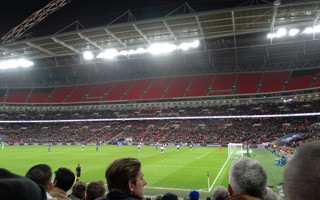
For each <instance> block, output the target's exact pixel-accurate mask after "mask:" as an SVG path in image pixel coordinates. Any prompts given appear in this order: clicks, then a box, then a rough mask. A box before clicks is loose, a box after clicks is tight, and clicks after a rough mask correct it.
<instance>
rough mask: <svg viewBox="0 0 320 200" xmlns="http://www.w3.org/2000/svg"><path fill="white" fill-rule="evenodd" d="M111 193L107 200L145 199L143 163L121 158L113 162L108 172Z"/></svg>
mask: <svg viewBox="0 0 320 200" xmlns="http://www.w3.org/2000/svg"><path fill="white" fill-rule="evenodd" d="M105 177H106V180H107V184H108V189H109V193H108V194H107V198H98V199H100V200H101V199H107V200H115V199H116V200H120V199H128V198H130V199H131V200H134V199H143V194H144V190H143V188H144V186H145V185H147V181H146V180H144V177H143V172H142V171H141V162H140V161H139V160H138V159H136V158H121V159H117V160H115V161H113V162H112V163H111V164H110V165H109V167H108V168H107V170H106V175H105Z"/></svg>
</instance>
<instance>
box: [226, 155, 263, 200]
mask: <svg viewBox="0 0 320 200" xmlns="http://www.w3.org/2000/svg"><path fill="white" fill-rule="evenodd" d="M228 192H229V195H230V197H229V198H228V199H229V200H238V199H241V200H247V199H248V200H249V199H250V200H258V199H263V198H264V196H265V195H266V192H267V174H266V172H265V170H264V169H263V167H262V166H261V165H260V164H259V163H258V161H256V160H253V159H251V158H247V157H243V158H237V159H235V160H234V161H233V162H232V164H231V167H230V171H229V184H228Z"/></svg>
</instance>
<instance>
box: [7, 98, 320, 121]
mask: <svg viewBox="0 0 320 200" xmlns="http://www.w3.org/2000/svg"><path fill="white" fill-rule="evenodd" d="M52 108H53V107H52ZM319 111H320V100H314V101H306V102H293V101H292V102H287V103H267V102H265V103H259V104H255V103H252V104H243V105H214V106H213V105H212V106H202V105H201V104H200V105H192V106H187V107H186V106H185V105H184V106H181V107H180V106H174V107H161V108H158V107H156V108H133V107H131V108H130V107H127V106H125V105H124V106H119V107H117V108H114V107H113V108H110V107H103V106H101V107H99V106H97V107H95V106H85V105H84V106H81V107H78V108H77V110H73V109H66V108H65V107H62V108H61V109H60V108H59V106H55V107H54V109H49V108H47V109H40V107H39V109H22V110H20V111H19V110H3V111H2V112H1V118H2V119H3V120H66V119H105V118H142V117H194V116H241V115H268V114H293V113H313V112H319Z"/></svg>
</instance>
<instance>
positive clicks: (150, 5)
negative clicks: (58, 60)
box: [0, 0, 250, 37]
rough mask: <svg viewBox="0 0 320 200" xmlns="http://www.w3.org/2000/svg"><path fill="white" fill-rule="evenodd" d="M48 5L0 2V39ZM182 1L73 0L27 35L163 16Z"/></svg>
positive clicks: (207, 6)
mask: <svg viewBox="0 0 320 200" xmlns="http://www.w3.org/2000/svg"><path fill="white" fill-rule="evenodd" d="M49 2H50V1H49V0H1V4H0V5H1V6H0V36H1V37H2V36H3V35H4V34H6V33H7V32H9V31H10V30H11V29H12V28H14V27H15V26H17V25H19V24H20V23H22V22H23V20H25V19H27V18H28V17H29V16H31V15H32V14H33V13H34V12H36V11H37V10H39V9H41V8H43V7H44V6H45V5H47V4H48V3H49ZM185 2H186V1H185V0H72V1H71V3H69V4H67V5H65V6H64V7H62V8H61V9H60V10H58V11H56V12H55V13H52V14H51V15H49V16H48V17H46V19H44V20H43V21H42V22H40V23H39V24H37V25H36V26H35V27H33V28H31V29H30V30H29V31H28V32H27V33H29V34H30V35H31V36H33V37H36V36H42V35H51V34H54V33H56V32H58V31H60V30H61V29H63V28H65V27H67V26H69V25H71V24H72V23H74V22H76V21H77V20H78V21H79V22H80V23H81V24H82V25H83V26H84V27H85V28H92V27H97V26H104V25H107V24H109V23H110V22H112V21H113V20H115V19H116V18H117V17H119V16H120V15H122V14H123V13H125V12H126V11H128V10H130V11H131V12H132V14H133V15H134V17H135V18H136V19H137V20H143V19H150V18H156V17H164V16H166V15H168V14H169V13H171V12H172V11H174V10H175V9H177V8H178V7H179V6H181V5H182V4H184V3H185ZM187 2H188V4H189V5H190V6H191V7H192V9H193V10H194V11H195V12H201V11H206V10H213V9H222V8H228V7H235V6H238V5H240V4H242V3H245V2H248V3H250V2H249V1H247V0H191V1H187ZM182 13H183V9H180V10H178V11H176V12H175V14H182ZM121 20H122V21H123V20H127V18H126V17H124V18H122V19H121ZM71 29H72V27H71ZM74 30H75V26H74Z"/></svg>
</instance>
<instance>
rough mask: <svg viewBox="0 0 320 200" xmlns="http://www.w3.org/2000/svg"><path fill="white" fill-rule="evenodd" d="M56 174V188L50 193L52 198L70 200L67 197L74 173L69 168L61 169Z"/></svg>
mask: <svg viewBox="0 0 320 200" xmlns="http://www.w3.org/2000/svg"><path fill="white" fill-rule="evenodd" d="M54 173H55V178H54V184H55V186H54V188H53V189H52V191H51V192H50V193H49V194H50V195H51V196H52V197H54V198H57V199H58V200H69V197H68V196H67V191H68V190H70V189H71V187H72V185H73V183H74V180H75V175H74V173H73V172H72V171H71V170H70V169H67V168H63V167H61V168H59V169H58V170H57V171H55V172H54Z"/></svg>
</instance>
